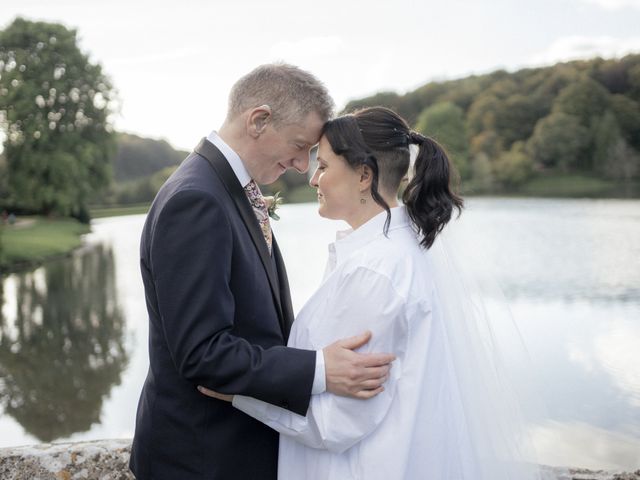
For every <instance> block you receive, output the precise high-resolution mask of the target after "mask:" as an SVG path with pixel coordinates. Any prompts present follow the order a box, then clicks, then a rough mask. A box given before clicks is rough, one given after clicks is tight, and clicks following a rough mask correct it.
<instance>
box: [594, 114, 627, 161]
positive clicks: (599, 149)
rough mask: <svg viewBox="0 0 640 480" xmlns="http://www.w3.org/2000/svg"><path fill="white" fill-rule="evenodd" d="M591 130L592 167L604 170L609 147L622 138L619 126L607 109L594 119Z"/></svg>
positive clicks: (609, 150)
mask: <svg viewBox="0 0 640 480" xmlns="http://www.w3.org/2000/svg"><path fill="white" fill-rule="evenodd" d="M592 130H593V144H594V148H593V163H594V167H595V168H594V169H595V170H598V171H600V172H606V167H605V165H606V164H607V159H608V156H609V154H610V152H611V148H612V147H613V146H614V145H615V144H617V143H618V142H619V141H620V140H622V136H621V134H620V126H619V125H618V122H617V121H616V117H615V116H614V115H613V114H612V113H611V112H610V111H607V112H606V113H605V114H604V115H603V116H602V117H600V118H597V119H595V120H594V122H593V128H592Z"/></svg>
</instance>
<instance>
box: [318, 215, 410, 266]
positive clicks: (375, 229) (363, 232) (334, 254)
mask: <svg viewBox="0 0 640 480" xmlns="http://www.w3.org/2000/svg"><path fill="white" fill-rule="evenodd" d="M386 220H387V212H380V213H379V214H378V215H376V216H375V217H373V218H372V219H370V220H369V221H367V222H366V223H364V224H363V225H361V226H360V227H358V228H357V229H355V230H353V229H348V230H342V231H339V232H337V233H336V241H335V242H334V243H331V244H329V256H330V263H332V264H333V265H332V266H333V267H334V268H335V266H337V265H338V264H340V263H341V262H342V261H344V260H345V259H346V258H348V257H349V256H350V255H351V254H352V253H354V252H355V251H357V250H358V249H360V248H361V247H363V246H365V245H366V244H368V243H369V242H371V241H372V240H374V239H375V238H377V237H379V236H380V235H384V231H383V229H384V222H385V221H386ZM410 222H411V220H410V219H409V215H408V214H407V208H406V207H405V206H404V205H400V206H398V207H394V208H392V209H391V221H390V223H389V232H391V231H392V230H396V229H398V228H403V227H406V226H408V225H410Z"/></svg>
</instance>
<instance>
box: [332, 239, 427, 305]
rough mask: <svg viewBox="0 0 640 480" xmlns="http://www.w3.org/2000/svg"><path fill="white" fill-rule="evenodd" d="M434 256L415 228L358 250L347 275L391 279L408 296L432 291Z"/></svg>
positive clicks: (347, 267)
mask: <svg viewBox="0 0 640 480" xmlns="http://www.w3.org/2000/svg"><path fill="white" fill-rule="evenodd" d="M429 256H430V253H429V251H428V250H425V249H424V248H423V247H421V246H420V244H419V242H418V239H417V237H416V235H415V232H414V231H413V230H412V229H411V228H402V229H395V230H390V231H389V232H388V235H379V236H377V237H376V238H375V239H374V240H373V241H371V242H370V243H369V244H367V245H366V246H364V247H363V248H361V249H360V250H358V252H356V253H355V254H354V255H352V257H351V258H350V259H349V260H350V261H349V262H348V265H345V267H346V268H345V270H344V273H348V272H350V271H354V270H357V269H367V270H371V271H373V272H375V273H377V274H378V275H381V276H384V277H387V278H388V279H389V281H390V282H391V283H392V284H393V285H394V287H395V288H396V289H397V290H398V292H399V293H401V294H402V295H403V296H405V297H407V298H408V297H410V296H413V291H414V290H422V291H424V289H425V288H427V289H430V288H429V287H430V279H431V274H430V270H431V267H430V262H429Z"/></svg>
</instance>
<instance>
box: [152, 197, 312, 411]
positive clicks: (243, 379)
mask: <svg viewBox="0 0 640 480" xmlns="http://www.w3.org/2000/svg"><path fill="white" fill-rule="evenodd" d="M151 234H152V237H151V239H150V254H149V257H150V258H149V266H148V267H149V269H150V270H151V274H152V277H153V280H154V284H155V291H156V295H157V303H158V310H159V311H158V313H159V317H160V327H161V329H162V332H163V334H164V340H165V343H166V347H167V348H168V350H169V353H170V356H171V359H172V360H173V364H174V366H175V368H176V370H177V371H178V373H179V374H180V375H181V376H182V377H183V378H185V379H186V380H188V381H190V382H192V383H193V384H194V387H195V385H198V384H202V385H205V386H207V387H210V388H214V389H217V390H219V391H221V392H229V393H241V392H242V393H243V394H245V395H251V396H253V397H256V398H259V399H261V400H264V401H265V402H268V403H271V404H274V405H279V406H282V407H285V408H288V409H290V410H292V411H294V412H299V413H304V412H305V411H306V410H307V407H308V402H309V398H310V395H311V385H312V382H313V377H314V368H315V356H316V353H315V352H313V351H308V350H299V349H292V348H287V347H284V346H276V347H272V348H268V349H265V348H262V347H260V346H257V345H253V344H251V343H249V342H248V341H247V340H246V339H244V338H242V337H238V336H236V335H233V334H232V331H233V327H234V315H235V299H234V295H233V292H232V291H231V289H230V279H231V259H232V254H233V252H232V246H233V244H232V232H231V226H230V223H229V219H228V217H227V214H226V212H225V211H224V209H223V208H222V207H221V205H220V203H219V202H218V200H217V199H216V198H215V197H214V196H213V195H211V194H208V193H206V192H201V191H196V190H190V191H181V192H179V193H176V194H175V195H174V196H173V197H172V198H170V199H169V200H168V201H167V203H166V204H165V205H164V207H163V209H162V211H161V212H160V213H159V216H158V218H157V220H156V224H155V225H154V227H153V230H152V232H151Z"/></svg>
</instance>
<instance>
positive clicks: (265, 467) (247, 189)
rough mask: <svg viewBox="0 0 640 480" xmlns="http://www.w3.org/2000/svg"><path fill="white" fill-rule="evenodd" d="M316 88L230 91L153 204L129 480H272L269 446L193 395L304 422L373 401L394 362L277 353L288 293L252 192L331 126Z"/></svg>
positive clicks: (221, 408) (281, 78)
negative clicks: (324, 409) (267, 406)
mask: <svg viewBox="0 0 640 480" xmlns="http://www.w3.org/2000/svg"><path fill="white" fill-rule="evenodd" d="M332 107H333V103H332V101H331V98H330V97H329V95H328V93H327V91H326V89H325V87H324V86H323V85H322V84H321V83H320V82H319V81H318V80H317V79H316V78H315V77H313V76H312V75H311V74H309V73H307V72H305V71H302V70H300V69H298V68H296V67H293V66H290V65H285V64H276V65H263V66H260V67H258V68H256V69H255V70H253V71H252V72H250V73H249V74H247V75H246V76H245V77H243V78H241V79H240V80H239V81H238V82H237V83H236V84H235V85H234V87H233V89H232V91H231V93H230V96H229V110H228V113H227V118H226V120H225V122H224V124H223V126H222V128H221V129H220V131H219V132H217V133H216V132H213V133H211V135H209V137H208V138H206V139H203V140H202V141H201V142H200V143H199V144H198V146H197V147H196V148H195V150H194V152H193V153H191V154H190V155H189V156H188V157H187V158H186V159H185V160H184V162H183V163H182V165H181V166H180V167H179V168H178V170H177V171H176V172H175V173H174V174H173V175H172V176H171V178H169V180H167V182H166V183H165V184H164V185H163V187H162V188H161V189H160V191H159V192H158V195H157V196H156V198H155V200H154V202H153V205H152V207H151V209H150V211H149V214H148V217H147V221H146V224H145V227H144V231H143V233H142V239H141V245H140V267H141V270H142V279H143V282H144V287H145V295H146V302H147V310H148V313H149V356H150V368H149V371H148V374H147V378H146V381H145V384H144V388H143V390H142V394H141V396H140V401H139V404H138V412H137V419H136V432H135V437H134V440H133V447H132V452H131V462H130V467H131V470H132V471H133V472H134V474H135V475H136V477H137V478H138V479H181V480H184V479H204V478H206V479H243V480H244V479H261V480H263V479H267V480H269V479H275V478H276V475H277V460H278V434H277V433H276V432H275V431H273V430H271V429H270V428H269V427H266V426H265V425H263V424H262V423H260V422H257V421H255V420H253V419H252V418H250V417H249V416H247V415H245V414H244V413H242V412H240V411H239V410H236V409H234V408H233V407H232V406H231V404H229V403H226V402H221V401H218V400H215V399H212V398H209V397H207V396H205V395H202V394H200V393H199V392H198V390H197V386H198V385H203V386H205V387H208V388H210V389H212V390H216V391H218V392H221V393H229V394H242V395H248V396H252V397H255V398H258V399H260V400H263V401H266V402H269V403H272V404H274V405H278V406H281V407H283V408H286V409H289V410H291V411H292V412H295V413H297V414H299V415H305V413H306V411H307V408H308V405H309V400H310V397H311V395H312V394H317V393H322V392H324V391H325V390H326V391H329V392H332V393H335V394H338V395H347V396H351V397H354V398H362V399H366V398H370V397H372V396H374V395H376V394H377V393H378V392H379V391H380V388H381V385H382V383H383V382H384V380H385V378H386V375H387V373H388V370H389V362H390V361H391V360H392V359H393V357H392V356H391V355H385V354H370V355H361V354H358V353H355V352H354V351H353V350H354V349H356V348H358V347H360V346H362V345H363V344H365V343H366V342H367V341H368V340H369V336H368V334H366V333H365V334H363V335H361V336H359V337H354V338H351V339H346V340H341V341H338V342H336V343H334V344H332V345H329V346H328V347H326V348H324V349H323V350H321V351H318V352H313V351H308V350H299V349H294V348H288V347H285V345H286V343H287V337H288V334H289V330H290V328H291V323H292V321H293V313H292V309H291V299H290V296H289V285H288V282H287V275H286V272H285V268H284V263H283V261H282V257H281V255H280V250H279V249H278V244H277V242H276V239H275V238H274V237H273V235H272V233H271V229H270V227H269V220H268V216H267V213H266V209H265V204H264V199H263V198H262V196H261V194H260V190H259V188H258V187H257V184H260V183H262V184H269V183H272V182H274V181H275V180H276V179H277V178H278V177H280V175H282V174H283V173H284V172H285V171H286V170H287V169H289V168H294V169H296V170H297V171H298V172H300V173H304V172H305V171H306V170H307V169H308V166H309V151H310V149H311V147H312V146H314V145H315V144H316V143H317V142H318V140H319V136H320V131H321V128H322V125H323V123H324V122H325V121H326V120H327V119H328V118H329V117H330V115H331V110H332Z"/></svg>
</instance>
